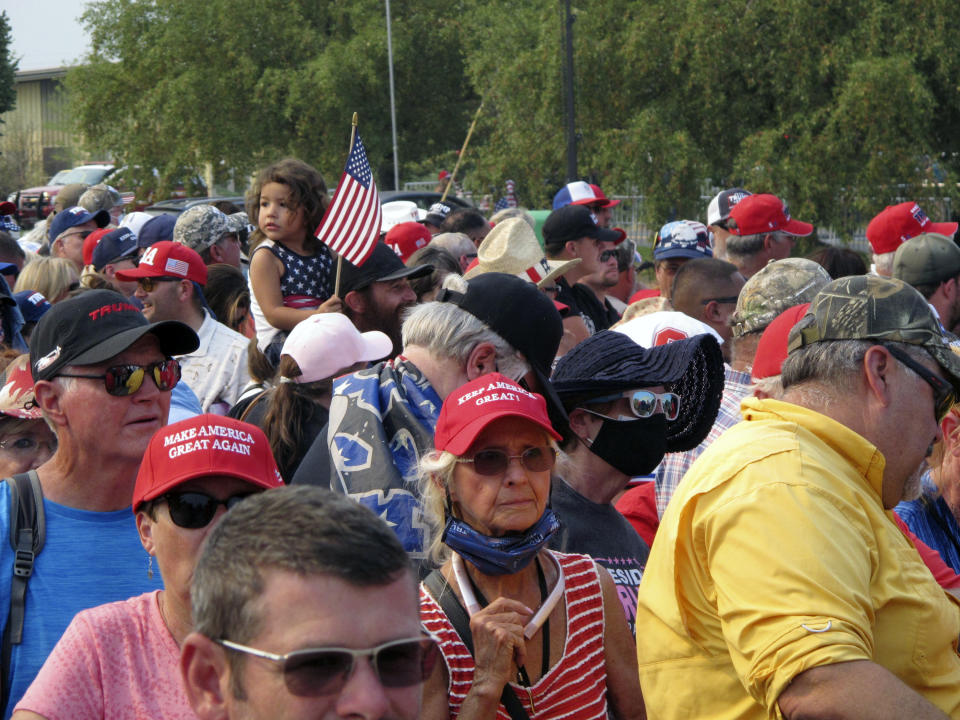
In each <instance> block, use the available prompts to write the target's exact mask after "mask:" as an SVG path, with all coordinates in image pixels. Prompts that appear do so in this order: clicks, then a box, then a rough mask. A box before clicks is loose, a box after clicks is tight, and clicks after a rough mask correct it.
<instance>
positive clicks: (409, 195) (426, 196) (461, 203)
mask: <svg viewBox="0 0 960 720" xmlns="http://www.w3.org/2000/svg"><path fill="white" fill-rule="evenodd" d="M442 197H443V193H438V192H421V191H419V190H384V191H383V192H381V193H380V203H381V204H382V203H387V202H393V201H394V200H410V201H412V202H415V203H416V204H417V207H419V208H420V209H421V210H429V209H430V206H431V205H433V204H434V203H438V202H440V198H442ZM444 202H448V203H450V204H451V205H456V206H457V207H462V208H473V205H471V204H470V203H469V202H467V201H466V200H464V199H463V198H459V197H456V196H454V195H447V199H446V200H445V201H444Z"/></svg>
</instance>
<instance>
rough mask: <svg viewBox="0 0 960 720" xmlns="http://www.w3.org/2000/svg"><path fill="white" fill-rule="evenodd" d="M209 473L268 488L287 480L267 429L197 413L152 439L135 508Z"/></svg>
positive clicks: (135, 495)
mask: <svg viewBox="0 0 960 720" xmlns="http://www.w3.org/2000/svg"><path fill="white" fill-rule="evenodd" d="M209 475H226V476H228V477H235V478H239V479H240V480H245V481H247V482H249V483H250V484H251V485H254V486H256V487H258V488H264V489H267V490H269V489H270V488H276V487H280V486H281V485H283V480H282V479H281V478H280V471H279V470H278V469H277V463H276V461H274V459H273V452H272V451H271V450H270V443H269V441H268V440H267V436H266V435H264V434H263V430H261V429H260V428H258V427H257V426H256V425H251V424H250V423H245V422H242V421H240V420H234V419H233V418H229V417H225V416H223V415H212V414H207V415H196V416H194V417H191V418H188V419H186V420H181V421H180V422H178V423H173V424H172V425H167V426H166V427H164V428H161V429H160V430H158V431H157V432H156V433H154V436H153V437H152V438H150V444H149V445H148V446H147V451H146V452H145V453H144V455H143V462H141V463H140V472H138V473H137V482H136V485H135V486H134V488H133V509H134V511H136V509H137V508H138V507H139V506H140V505H141V504H142V503H144V502H146V501H147V500H153V499H154V498H158V497H160V496H161V495H163V494H164V493H165V492H167V491H168V490H172V489H173V488H175V487H177V486H178V485H182V484H183V483H185V482H187V481H188V480H193V479H195V478H201V477H207V476H209Z"/></svg>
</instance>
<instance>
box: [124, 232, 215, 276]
mask: <svg viewBox="0 0 960 720" xmlns="http://www.w3.org/2000/svg"><path fill="white" fill-rule="evenodd" d="M117 277H118V278H120V279H121V280H127V281H130V280H133V281H135V280H139V279H140V278H145V277H178V278H183V279H184V280H192V281H193V282H195V283H198V284H200V285H206V284H207V266H206V265H205V264H204V262H203V258H201V257H200V255H199V254H197V252H196V251H195V250H191V249H190V248H188V247H187V246H186V245H182V244H180V243H176V242H172V241H170V240H161V241H160V242H157V243H154V244H153V245H151V246H150V247H148V248H147V249H146V250H145V251H144V253H143V255H141V256H140V263H139V264H138V265H137V267H135V268H132V269H130V270H118V271H117Z"/></svg>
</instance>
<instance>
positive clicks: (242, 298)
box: [203, 263, 250, 332]
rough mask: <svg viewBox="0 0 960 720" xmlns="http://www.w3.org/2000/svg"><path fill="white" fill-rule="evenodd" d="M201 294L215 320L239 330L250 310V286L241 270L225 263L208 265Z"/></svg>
mask: <svg viewBox="0 0 960 720" xmlns="http://www.w3.org/2000/svg"><path fill="white" fill-rule="evenodd" d="M203 296H204V297H205V298H206V300H207V305H209V306H210V309H211V310H213V314H214V315H216V316H217V320H219V321H220V322H222V323H223V324H224V325H226V326H227V327H228V328H230V329H231V330H236V331H237V332H241V327H242V325H243V320H244V318H245V317H246V315H247V314H248V313H249V312H250V288H249V287H248V286H247V280H246V278H244V277H243V273H242V272H240V271H239V270H238V269H237V268H235V267H233V265H227V264H226V263H214V264H213V265H208V266H207V284H206V285H204V287H203Z"/></svg>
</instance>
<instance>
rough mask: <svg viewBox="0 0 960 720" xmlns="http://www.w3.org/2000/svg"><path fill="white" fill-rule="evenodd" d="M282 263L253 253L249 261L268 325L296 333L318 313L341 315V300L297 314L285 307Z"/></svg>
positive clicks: (330, 300) (268, 255)
mask: <svg viewBox="0 0 960 720" xmlns="http://www.w3.org/2000/svg"><path fill="white" fill-rule="evenodd" d="M281 277H283V263H282V262H280V259H279V258H277V256H276V255H274V254H273V253H272V252H258V253H254V254H253V257H252V258H250V287H251V288H252V289H253V294H254V295H255V296H256V298H257V302H258V303H259V304H260V309H261V310H262V311H263V315H264V317H265V318H267V322H268V323H270V324H271V325H273V327H275V328H277V329H279V330H293V328H294V327H296V325H297V323H299V322H300V321H301V320H304V319H306V318H308V317H310V316H311V315H314V314H316V313H318V312H340V298H338V297H336V296H335V295H332V296H330V297H329V298H328V299H327V300H326V301H325V302H324V303H323V304H322V305H321V306H320V307H319V309H317V310H297V309H295V308H289V307H286V306H285V305H284V304H283V293H281V292H280V278H281Z"/></svg>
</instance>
